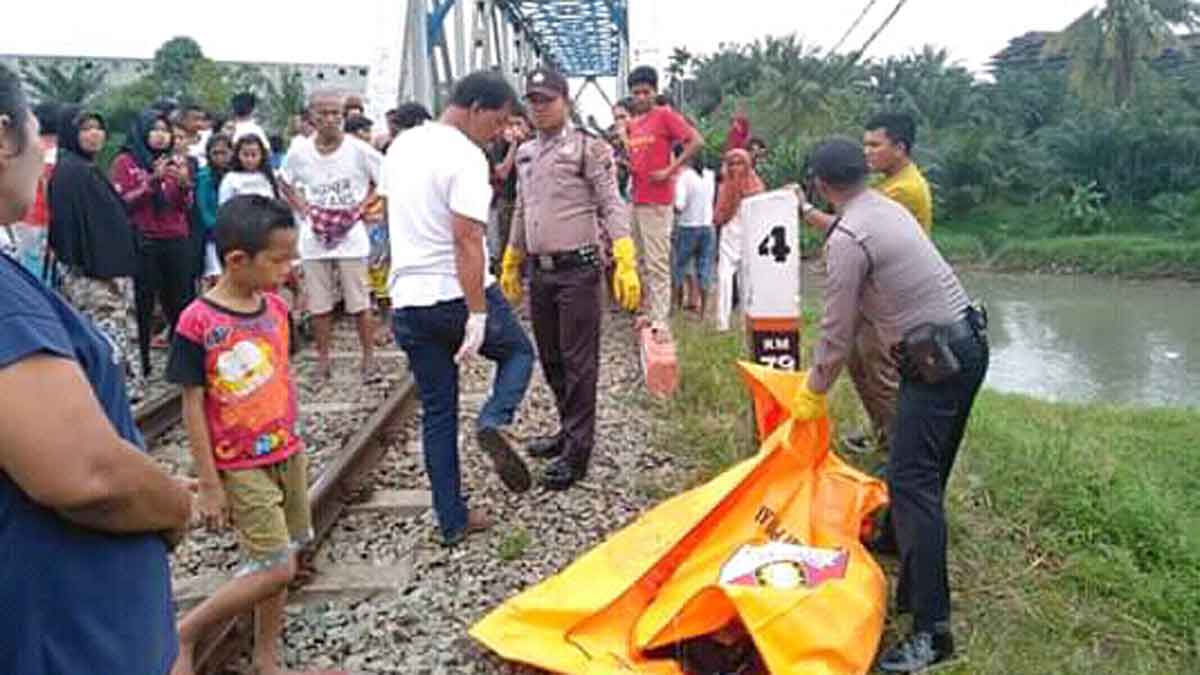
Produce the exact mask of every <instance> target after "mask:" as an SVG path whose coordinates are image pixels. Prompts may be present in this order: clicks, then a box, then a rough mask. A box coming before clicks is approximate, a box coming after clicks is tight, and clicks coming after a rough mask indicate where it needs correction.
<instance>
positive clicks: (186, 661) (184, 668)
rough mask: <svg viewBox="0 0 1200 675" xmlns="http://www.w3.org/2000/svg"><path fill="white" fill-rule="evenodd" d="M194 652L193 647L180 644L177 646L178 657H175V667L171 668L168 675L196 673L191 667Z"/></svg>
mask: <svg viewBox="0 0 1200 675" xmlns="http://www.w3.org/2000/svg"><path fill="white" fill-rule="evenodd" d="M194 650H195V647H194V646H193V645H189V644H184V643H182V642H181V643H180V644H179V655H178V656H176V657H175V665H173V666H171V673H170V675H195V673H196V671H195V669H194V667H193V665H192V652H193V651H194Z"/></svg>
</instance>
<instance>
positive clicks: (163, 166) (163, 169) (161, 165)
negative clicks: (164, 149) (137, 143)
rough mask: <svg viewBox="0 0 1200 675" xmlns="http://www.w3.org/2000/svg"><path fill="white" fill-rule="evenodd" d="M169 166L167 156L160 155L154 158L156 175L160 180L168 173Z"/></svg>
mask: <svg viewBox="0 0 1200 675" xmlns="http://www.w3.org/2000/svg"><path fill="white" fill-rule="evenodd" d="M168 166H169V162H168V161H167V158H166V157H159V158H158V159H156V160H154V169H153V171H154V177H155V178H157V179H158V180H162V179H163V177H164V176H166V175H167V167H168Z"/></svg>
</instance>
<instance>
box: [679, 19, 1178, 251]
mask: <svg viewBox="0 0 1200 675" xmlns="http://www.w3.org/2000/svg"><path fill="white" fill-rule="evenodd" d="M1122 2H1126V3H1127V4H1138V3H1136V2H1133V0H1112V1H1111V2H1109V3H1107V4H1106V9H1110V8H1112V7H1114V6H1115V5H1117V4H1121V3H1122ZM1196 4H1197V3H1192V2H1183V1H1182V0H1174V1H1170V2H1168V1H1167V0H1145V1H1144V2H1141V3H1140V5H1139V6H1141V7H1142V8H1143V9H1148V10H1153V11H1154V12H1156V13H1155V14H1151V15H1144V16H1154V17H1160V18H1157V19H1155V21H1160V23H1158V24H1155V25H1168V26H1181V25H1189V22H1190V21H1192V20H1193V19H1194V18H1195V14H1194V13H1195V11H1196V10H1195V6H1196ZM1098 15H1099V14H1098ZM1162 21H1165V22H1166V23H1165V24H1163V23H1161V22H1162ZM1144 35H1145V36H1149V37H1145V38H1144V39H1145V41H1144V42H1143V43H1139V44H1141V45H1143V46H1139V47H1138V50H1137V52H1136V53H1137V58H1136V59H1135V60H1134V63H1135V67H1134V68H1133V70H1132V72H1133V81H1132V83H1131V84H1132V85H1136V90H1137V92H1138V96H1136V97H1133V98H1130V99H1128V100H1125V101H1123V102H1122V103H1121V104H1117V103H1116V99H1115V96H1110V97H1105V98H1104V99H1103V100H1097V99H1090V100H1089V99H1084V98H1082V97H1080V96H1078V95H1075V90H1073V88H1072V87H1073V83H1074V82H1075V78H1074V75H1072V72H1071V71H1070V70H1069V69H1064V68H1061V67H1056V68H1039V67H1029V68H1004V69H999V70H997V71H996V74H995V78H994V79H982V78H977V77H975V76H974V75H973V74H972V73H970V72H969V71H968V70H966V69H965V68H963V67H962V66H961V65H959V64H957V63H956V62H955V61H954V60H953V57H952V55H951V54H949V53H947V52H946V51H945V50H943V49H938V48H936V47H932V46H927V47H925V48H923V49H921V50H919V51H916V52H913V53H910V54H907V55H903V56H895V57H889V58H885V59H879V60H868V61H858V60H857V59H855V58H854V57H853V56H851V57H845V56H842V55H839V54H829V53H826V52H823V51H822V50H820V49H817V48H814V47H811V46H809V45H806V44H804V43H803V42H802V41H801V40H799V39H798V38H795V37H784V38H766V39H764V40H760V41H756V42H753V43H750V44H725V45H721V47H720V48H719V49H718V50H717V51H716V52H714V53H712V54H699V55H692V59H691V66H692V67H691V70H690V73H691V75H690V77H687V78H685V79H686V80H687V81H686V86H687V91H689V92H692V95H691V96H689V98H688V100H687V101H686V102H685V103H686V112H689V113H690V114H692V115H693V116H695V117H698V118H700V119H701V120H702V122H701V124H702V126H703V127H704V129H705V131H706V132H707V133H706V138H708V139H709V143H710V144H715V145H716V147H717V148H720V147H722V145H723V141H724V132H725V130H726V129H728V125H729V120H730V117H731V116H732V114H733V112H734V110H736V109H737V108H738V107H745V109H747V110H748V111H750V118H751V122H752V125H753V133H754V135H756V136H761V137H763V138H765V139H766V140H767V142H768V143H769V145H770V147H771V156H770V157H769V158H768V160H767V161H766V163H765V164H764V165H763V166H761V167H760V169H761V173H762V174H763V177H764V179H765V180H766V181H767V182H768V184H770V185H780V184H783V183H785V182H789V181H795V180H799V179H801V178H803V176H804V175H805V172H806V166H805V164H806V161H807V157H808V155H809V153H810V152H811V150H812V148H813V147H814V146H815V144H816V143H818V142H819V141H820V140H822V139H823V138H825V137H828V136H830V135H845V136H850V137H852V138H855V137H860V136H861V134H862V132H863V126H862V125H863V124H864V123H865V121H866V120H867V119H868V118H869V117H870V116H871V115H873V114H874V113H877V112H882V111H901V112H907V113H909V114H911V115H912V116H913V118H914V119H915V120H916V121H917V123H918V129H919V131H918V137H917V142H916V147H915V157H916V160H917V162H918V163H919V164H920V165H921V167H922V168H923V170H924V171H925V172H926V174H927V176H928V177H929V178H930V180H931V182H933V183H934V187H935V189H934V194H935V199H936V200H937V207H938V210H939V213H941V214H943V215H954V214H956V213H963V212H965V211H968V210H971V209H975V208H978V207H980V206H981V205H985V204H988V203H991V202H1009V203H1035V202H1043V201H1045V202H1046V203H1050V204H1058V203H1066V204H1069V205H1072V206H1071V208H1066V207H1063V209H1061V210H1062V211H1063V212H1070V213H1074V214H1076V215H1078V213H1083V212H1084V211H1087V209H1084V208H1082V207H1079V205H1080V204H1084V205H1085V206H1087V207H1089V208H1090V207H1092V206H1096V205H1097V204H1099V205H1102V206H1104V207H1105V208H1107V207H1110V206H1119V205H1130V204H1137V205H1145V204H1148V203H1149V202H1150V201H1152V200H1154V199H1155V197H1157V196H1158V195H1162V194H1170V195H1181V194H1187V193H1191V192H1193V191H1197V190H1200V85H1198V84H1197V83H1196V81H1195V78H1194V77H1192V78H1187V77H1177V76H1167V75H1166V74H1164V73H1163V72H1161V69H1156V68H1151V67H1149V63H1150V61H1151V60H1152V59H1154V58H1157V56H1158V54H1160V53H1161V51H1156V50H1155V49H1152V48H1151V47H1154V46H1157V45H1161V44H1165V43H1164V42H1161V41H1160V42H1153V41H1152V40H1150V37H1153V36H1161V35H1162V34H1161V33H1144ZM1155 39H1160V40H1166V39H1168V38H1166V37H1161V38H1155ZM1122 86H1125V85H1122ZM715 155H716V153H712V155H710V158H711V159H713V160H715ZM1080 195H1083V197H1081V196H1080ZM1084 197H1086V199H1085V198H1084ZM1159 201H1160V202H1163V203H1168V202H1172V199H1163V200H1159ZM1174 201H1175V202H1179V201H1180V200H1179V199H1175V200H1174ZM1172 203H1173V202H1172ZM1198 203H1200V202H1198ZM1076 207H1078V208H1076ZM1075 220H1077V221H1079V222H1084V221H1086V222H1087V227H1095V226H1096V224H1097V223H1099V222H1101V221H1100V220H1097V219H1085V218H1076V219H1075ZM1080 227H1083V226H1080Z"/></svg>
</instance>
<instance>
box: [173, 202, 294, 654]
mask: <svg viewBox="0 0 1200 675" xmlns="http://www.w3.org/2000/svg"><path fill="white" fill-rule="evenodd" d="M214 237H215V239H216V246H217V255H218V256H219V257H220V258H221V262H222V264H223V266H224V270H223V271H222V273H221V277H220V280H219V281H218V282H217V284H216V286H214V287H213V288H212V290H210V291H208V292H207V293H205V294H204V296H203V297H201V298H200V299H198V300H196V301H194V302H193V303H192V304H191V305H189V306H188V308H187V309H186V310H185V311H184V312H183V314H182V315H181V316H180V319H179V326H178V327H177V329H176V331H175V339H174V343H173V344H172V346H171V355H170V361H169V364H168V366H167V377H168V379H169V380H170V381H172V382H175V383H178V384H180V385H181V386H182V387H183V412H184V421H185V424H186V425H187V431H188V438H189V440H190V446H191V453H192V460H193V462H194V465H195V470H196V474H197V476H198V478H199V480H200V492H199V497H198V499H197V510H198V511H199V513H200V515H201V516H202V517H203V518H204V523H205V525H206V526H207V527H208V528H209V529H210V530H215V529H218V528H221V527H223V526H224V525H225V524H226V522H232V524H233V527H234V528H235V529H236V531H237V534H238V539H239V543H240V544H241V548H242V551H243V554H244V557H245V563H244V564H243V565H242V566H241V567H240V568H239V569H238V571H237V572H236V573H235V575H234V578H233V580H232V581H230V582H229V583H227V584H225V585H224V586H222V587H221V588H220V589H219V590H217V592H216V593H215V594H214V595H213V596H212V597H210V598H208V599H207V600H205V601H204V602H203V603H201V604H200V605H199V606H198V607H196V608H195V609H193V610H191V611H190V612H188V613H187V614H186V615H185V616H184V617H183V620H182V621H181V622H180V624H179V641H180V650H179V658H178V660H177V661H176V663H175V667H174V668H173V669H172V671H171V673H172V675H185V674H191V673H192V672H193V668H192V658H193V651H194V648H195V644H196V641H197V640H198V639H199V637H200V635H201V634H202V633H203V632H204V631H205V630H207V629H208V628H209V627H210V626H212V625H214V624H216V623H218V622H220V621H223V620H226V619H228V618H230V617H233V616H236V615H238V614H241V613H243V612H245V611H247V610H249V609H251V608H253V609H254V612H255V630H254V633H255V635H254V638H255V639H254V666H255V668H256V669H257V672H259V673H279V672H280V670H279V663H280V659H279V644H278V643H279V638H280V635H281V633H282V632H283V611H284V603H285V600H286V596H287V585H288V583H289V582H290V581H291V580H292V577H293V576H294V575H295V573H296V565H297V561H296V553H297V550H298V549H299V547H300V546H301V545H302V544H303V543H304V542H306V541H308V540H309V539H310V538H311V534H312V528H311V516H310V512H309V505H308V499H307V489H308V479H307V475H306V465H307V459H306V457H305V456H304V446H303V442H302V441H301V439H300V438H299V437H298V436H297V435H296V433H295V431H294V427H295V423H296V390H295V386H294V384H293V382H292V377H291V372H290V367H289V363H288V341H289V339H290V336H289V334H288V309H287V305H286V304H285V303H284V301H283V300H282V299H281V298H280V297H279V296H277V295H275V294H274V293H272V292H269V291H268V290H267V289H271V288H275V287H277V286H278V285H279V284H281V283H282V282H283V281H284V279H285V278H286V277H287V275H288V273H289V272H290V271H291V268H292V260H294V259H295V257H296V240H297V230H296V225H295V221H294V220H293V216H292V212H291V209H290V208H288V207H287V206H286V205H285V204H283V203H282V202H279V201H277V200H274V199H270V198H267V197H263V196H260V195H243V196H239V197H235V198H233V199H231V200H230V201H228V202H227V203H225V204H224V205H222V206H221V208H220V209H219V210H218V212H217V225H216V230H215V232H214Z"/></svg>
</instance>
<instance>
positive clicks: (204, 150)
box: [187, 129, 212, 168]
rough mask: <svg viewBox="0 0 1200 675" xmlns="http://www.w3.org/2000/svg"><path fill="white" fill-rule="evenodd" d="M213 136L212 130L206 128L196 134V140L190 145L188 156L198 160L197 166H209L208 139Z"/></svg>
mask: <svg viewBox="0 0 1200 675" xmlns="http://www.w3.org/2000/svg"><path fill="white" fill-rule="evenodd" d="M210 138H212V130H211V129H205V130H203V131H201V132H200V133H199V134H197V135H196V142H195V143H192V144H191V145H189V146H188V149H187V154H188V157H191V158H192V159H194V160H196V166H199V167H200V168H204V167H206V166H208V139H210Z"/></svg>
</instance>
